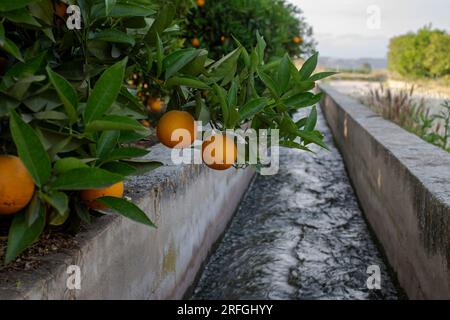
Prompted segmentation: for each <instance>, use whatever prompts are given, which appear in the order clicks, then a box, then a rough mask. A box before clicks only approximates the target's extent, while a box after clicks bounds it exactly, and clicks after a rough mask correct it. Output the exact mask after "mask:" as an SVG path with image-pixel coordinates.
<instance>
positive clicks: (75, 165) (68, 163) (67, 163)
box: [53, 157, 89, 175]
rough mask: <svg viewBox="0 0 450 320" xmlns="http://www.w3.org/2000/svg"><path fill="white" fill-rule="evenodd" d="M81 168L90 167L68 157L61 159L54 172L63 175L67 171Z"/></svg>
mask: <svg viewBox="0 0 450 320" xmlns="http://www.w3.org/2000/svg"><path fill="white" fill-rule="evenodd" d="M80 168H89V166H88V165H87V164H86V163H85V162H83V161H81V160H80V159H78V158H73V157H68V158H63V159H59V160H58V161H56V162H55V164H54V166H53V171H54V172H55V174H57V175H61V174H63V173H65V172H67V171H71V170H74V169H80Z"/></svg>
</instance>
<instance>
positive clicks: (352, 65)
mask: <svg viewBox="0 0 450 320" xmlns="http://www.w3.org/2000/svg"><path fill="white" fill-rule="evenodd" d="M364 63H369V64H370V65H371V66H372V69H373V70H379V69H386V68H387V59H385V58H359V59H342V58H331V57H319V65H320V66H322V67H326V68H332V69H358V68H361V66H362V65H363V64H364Z"/></svg>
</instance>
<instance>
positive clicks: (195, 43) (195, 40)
mask: <svg viewBox="0 0 450 320" xmlns="http://www.w3.org/2000/svg"><path fill="white" fill-rule="evenodd" d="M191 44H192V46H193V47H194V48H198V47H200V40H198V39H197V38H194V39H192V40H191Z"/></svg>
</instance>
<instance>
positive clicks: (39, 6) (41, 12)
mask: <svg viewBox="0 0 450 320" xmlns="http://www.w3.org/2000/svg"><path fill="white" fill-rule="evenodd" d="M28 9H29V10H30V13H31V15H32V16H33V17H35V18H38V19H39V20H41V21H43V22H44V23H45V24H46V25H47V26H51V25H53V4H52V1H51V0H41V1H35V2H33V3H30V5H29V6H28ZM50 30H51V29H50Z"/></svg>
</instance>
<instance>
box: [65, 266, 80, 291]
mask: <svg viewBox="0 0 450 320" xmlns="http://www.w3.org/2000/svg"><path fill="white" fill-rule="evenodd" d="M66 273H67V274H68V275H69V276H68V277H67V280H66V286H67V289H69V290H81V269H80V267H79V266H77V265H70V266H68V267H67V270H66Z"/></svg>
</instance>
